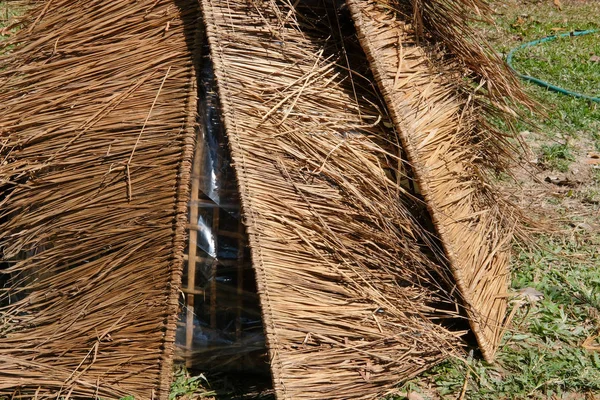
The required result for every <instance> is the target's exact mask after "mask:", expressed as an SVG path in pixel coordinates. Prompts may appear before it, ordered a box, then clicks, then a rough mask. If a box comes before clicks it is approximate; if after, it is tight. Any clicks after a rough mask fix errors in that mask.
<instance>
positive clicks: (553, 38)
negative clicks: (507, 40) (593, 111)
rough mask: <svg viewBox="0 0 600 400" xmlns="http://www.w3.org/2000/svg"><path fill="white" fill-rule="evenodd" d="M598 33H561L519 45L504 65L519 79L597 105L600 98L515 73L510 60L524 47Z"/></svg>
mask: <svg viewBox="0 0 600 400" xmlns="http://www.w3.org/2000/svg"><path fill="white" fill-rule="evenodd" d="M596 32H598V30H596V29H589V30H586V31H574V32H569V33H563V34H561V35H553V36H547V37H545V38H542V39H538V40H533V41H531V42H527V43H525V44H522V45H520V46H519V47H515V48H514V49H512V50H511V51H510V52H509V53H508V56H507V57H506V63H507V64H508V66H509V67H510V69H512V70H513V71H514V72H515V73H516V74H517V75H518V76H519V77H520V78H522V79H525V80H527V81H530V82H533V83H535V84H537V85H540V86H542V87H545V88H547V89H549V90H552V91H554V92H558V93H562V94H566V95H569V96H573V97H577V98H579V99H585V100H591V101H595V102H597V103H600V97H594V96H588V95H585V94H582V93H577V92H573V91H571V90H567V89H563V88H561V87H558V86H555V85H553V84H551V83H548V82H546V81H543V80H541V79H538V78H534V77H533V76H529V75H524V74H522V73H520V72H519V71H517V70H516V69H515V67H514V66H513V65H512V59H513V56H514V54H515V53H516V52H517V51H519V50H521V49H524V48H526V47H533V46H535V45H538V44H541V43H545V42H550V41H552V40H556V39H558V38H561V37H567V36H583V35H588V34H590V33H596Z"/></svg>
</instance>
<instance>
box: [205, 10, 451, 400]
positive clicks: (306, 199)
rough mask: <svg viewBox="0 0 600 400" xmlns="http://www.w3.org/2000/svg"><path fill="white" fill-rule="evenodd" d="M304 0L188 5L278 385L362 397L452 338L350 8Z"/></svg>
mask: <svg viewBox="0 0 600 400" xmlns="http://www.w3.org/2000/svg"><path fill="white" fill-rule="evenodd" d="M303 4H306V3H302V2H300V3H299V4H298V7H299V8H298V9H296V8H294V7H293V6H291V5H289V4H280V3H277V2H273V1H258V2H248V1H245V0H231V1H227V2H219V1H213V0H204V1H202V8H203V15H204V20H205V22H206V28H207V34H208V39H209V43H210V46H211V49H212V60H213V63H214V70H215V76H216V78H217V83H218V89H219V94H220V100H221V105H222V113H223V120H224V124H225V128H226V130H227V132H228V136H229V141H230V147H231V151H232V158H233V161H234V166H235V168H236V171H237V176H238V181H239V186H240V193H241V200H242V207H243V211H244V216H245V221H246V225H247V230H248V234H249V242H250V246H251V252H252V258H253V264H254V267H255V270H256V274H257V280H258V291H259V294H260V298H261V304H262V311H263V321H264V324H265V330H266V335H267V343H268V348H269V352H270V358H271V368H272V373H273V379H274V388H275V390H276V392H277V394H278V398H280V399H312V398H318V399H349V398H353V399H371V398H376V397H377V396H378V395H380V394H383V393H385V391H386V390H388V389H389V388H390V386H391V385H392V384H394V383H397V382H398V381H400V380H402V379H406V378H408V377H411V376H413V375H415V374H417V373H419V372H421V371H423V370H425V369H426V368H429V367H431V366H432V365H433V364H435V363H437V362H438V361H440V360H442V359H443V358H444V357H446V356H447V355H448V354H449V353H450V352H453V351H455V349H456V347H457V345H458V341H457V339H456V337H457V336H458V335H459V334H460V333H452V332H450V331H449V330H447V329H445V328H444V327H442V326H441V325H436V324H435V323H434V322H433V321H437V320H440V319H448V318H454V317H456V313H457V311H456V309H455V306H454V302H455V300H454V299H453V298H452V297H451V296H450V295H449V294H448V293H447V292H446V291H445V290H444V286H443V283H445V282H446V281H447V277H446V275H445V270H444V268H443V267H442V266H440V263H441V261H440V260H437V262H434V261H432V259H435V255H436V254H437V255H438V256H439V254H440V252H439V250H438V249H437V248H436V245H435V242H434V241H433V240H432V238H431V237H430V236H429V234H428V233H427V231H426V230H425V229H424V228H422V227H421V225H420V221H419V220H417V219H416V217H414V216H413V211H412V210H411V209H409V208H414V209H419V207H421V205H420V203H419V202H418V201H417V200H416V199H415V198H414V197H413V196H412V195H411V193H409V192H408V190H407V189H405V188H404V187H403V186H402V185H401V182H402V181H403V180H406V179H407V177H406V176H405V175H403V172H402V171H403V168H402V165H403V161H402V158H401V154H402V151H401V146H400V144H399V143H398V141H397V139H396V134H395V132H394V129H393V128H392V127H391V121H390V119H389V116H388V115H387V114H386V110H385V105H384V104H383V103H382V100H381V99H380V98H379V97H378V94H377V90H376V89H375V87H374V86H373V85H372V84H371V82H370V80H369V79H368V77H366V76H365V75H364V74H368V65H367V63H366V58H365V56H364V54H362V53H360V52H359V53H358V54H355V53H353V52H352V51H351V50H352V49H351V46H352V43H347V42H346V40H345V39H346V38H347V37H352V35H347V30H348V28H352V24H351V21H350V20H349V19H347V23H346V24H344V22H343V21H341V20H340V19H339V18H338V10H336V9H335V8H333V3H332V2H326V3H324V6H323V7H319V4H321V3H319V2H316V3H315V2H311V5H310V6H306V7H304V8H303ZM325 5H327V6H328V7H325ZM356 47H357V46H356V44H355V45H354V49H356ZM359 50H360V49H359ZM423 248H429V250H430V256H431V257H430V256H428V255H427V254H426V253H425V252H424V250H423ZM434 305H437V308H435V306H434Z"/></svg>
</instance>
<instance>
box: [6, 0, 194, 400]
mask: <svg viewBox="0 0 600 400" xmlns="http://www.w3.org/2000/svg"><path fill="white" fill-rule="evenodd" d="M32 5H33V8H32V9H31V11H30V12H29V13H28V14H27V15H26V16H25V17H24V19H23V21H24V29H22V30H21V32H20V33H18V34H17V35H16V36H15V37H14V38H12V39H11V41H10V42H9V45H16V47H14V48H13V49H12V50H11V52H10V53H9V54H8V55H5V56H3V57H2V58H1V59H0V64H1V65H2V69H1V70H0V137H1V139H0V140H1V146H0V149H1V150H0V160H1V161H0V193H1V195H0V251H1V252H2V260H1V261H2V264H1V268H2V270H1V272H2V283H3V284H4V288H3V289H2V292H1V294H0V298H1V303H2V309H1V313H2V325H1V328H0V360H1V361H0V363H1V364H2V368H0V397H1V396H8V397H14V398H34V397H35V398H39V399H41V398H50V397H52V398H59V397H60V398H104V399H116V398H120V397H123V396H127V395H133V396H135V398H136V399H151V398H164V399H166V398H167V397H168V394H169V384H170V380H171V374H172V356H173V340H174V329H175V316H176V315H177V305H178V303H177V295H178V290H177V288H178V286H179V281H180V271H181V262H182V257H183V250H184V243H185V237H184V235H185V224H186V215H185V213H186V207H187V197H188V185H189V174H190V171H189V170H190V165H191V157H192V152H193V145H194V143H193V141H194V137H195V134H194V128H195V120H194V116H195V108H196V101H195V98H196V88H195V82H194V80H195V74H194V68H193V60H192V57H191V56H190V54H191V52H190V46H192V43H193V40H194V26H195V24H196V20H197V17H198V15H197V11H198V5H197V3H196V2H194V1H170V0H158V1H154V0H152V1H150V0H148V1H110V2H107V1H100V0H86V1H73V0H68V1H67V0H55V1H47V2H35V3H32Z"/></svg>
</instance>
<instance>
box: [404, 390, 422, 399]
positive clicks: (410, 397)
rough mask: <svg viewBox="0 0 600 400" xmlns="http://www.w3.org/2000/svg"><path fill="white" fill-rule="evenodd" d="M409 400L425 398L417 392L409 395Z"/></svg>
mask: <svg viewBox="0 0 600 400" xmlns="http://www.w3.org/2000/svg"><path fill="white" fill-rule="evenodd" d="M406 397H407V398H408V400H425V399H424V398H423V396H421V395H420V394H419V393H417V392H410V393H409V394H408V396H406Z"/></svg>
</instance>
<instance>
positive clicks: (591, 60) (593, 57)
mask: <svg viewBox="0 0 600 400" xmlns="http://www.w3.org/2000/svg"><path fill="white" fill-rule="evenodd" d="M590 62H593V63H597V62H600V57H599V56H597V55H593V56H591V57H590Z"/></svg>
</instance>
